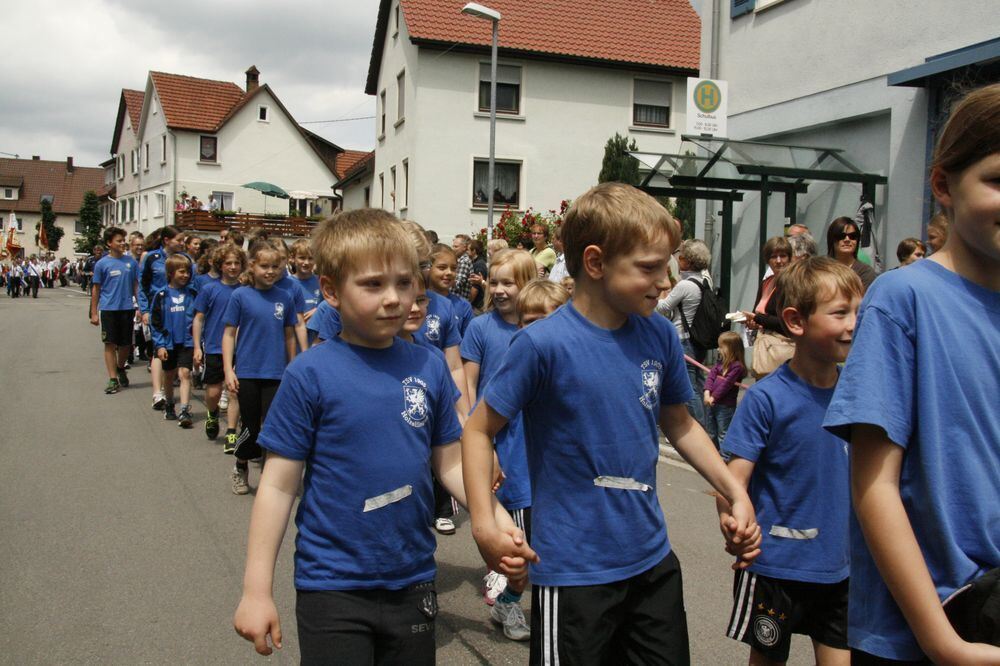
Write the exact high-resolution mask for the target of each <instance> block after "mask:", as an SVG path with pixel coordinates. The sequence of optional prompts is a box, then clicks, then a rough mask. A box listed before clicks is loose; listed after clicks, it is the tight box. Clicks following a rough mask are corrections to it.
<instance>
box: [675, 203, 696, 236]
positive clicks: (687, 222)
mask: <svg viewBox="0 0 1000 666" xmlns="http://www.w3.org/2000/svg"><path fill="white" fill-rule="evenodd" d="M673 215H674V218H675V219H676V220H677V221H678V222H680V223H681V236H683V237H684V239H685V240H687V239H689V238H694V199H686V198H683V197H678V198H677V202H676V203H675V204H674V210H673Z"/></svg>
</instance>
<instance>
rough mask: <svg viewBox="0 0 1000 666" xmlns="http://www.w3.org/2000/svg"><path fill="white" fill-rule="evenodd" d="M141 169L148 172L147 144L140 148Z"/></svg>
mask: <svg viewBox="0 0 1000 666" xmlns="http://www.w3.org/2000/svg"><path fill="white" fill-rule="evenodd" d="M142 168H143V169H145V170H146V171H149V142H148V141H147V142H146V143H145V144H143V146H142Z"/></svg>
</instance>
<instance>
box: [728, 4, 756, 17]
mask: <svg viewBox="0 0 1000 666" xmlns="http://www.w3.org/2000/svg"><path fill="white" fill-rule="evenodd" d="M732 2H733V5H732V11H731V12H730V14H729V17H730V18H736V17H737V16H742V15H743V14H749V13H750V12H752V11H753V8H754V4H755V0H732Z"/></svg>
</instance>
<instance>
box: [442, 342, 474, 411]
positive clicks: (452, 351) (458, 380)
mask: <svg viewBox="0 0 1000 666" xmlns="http://www.w3.org/2000/svg"><path fill="white" fill-rule="evenodd" d="M444 358H445V360H446V361H448V370H449V371H450V372H451V378H452V380H454V382H455V386H457V387H458V390H459V391H460V392H461V393H462V397H461V398H459V399H458V411H459V413H460V414H468V413H469V410H470V409H471V407H470V406H469V384H468V382H467V381H466V380H465V370H464V369H463V368H462V355H461V353H460V352H459V351H458V345H451V346H450V347H445V350H444Z"/></svg>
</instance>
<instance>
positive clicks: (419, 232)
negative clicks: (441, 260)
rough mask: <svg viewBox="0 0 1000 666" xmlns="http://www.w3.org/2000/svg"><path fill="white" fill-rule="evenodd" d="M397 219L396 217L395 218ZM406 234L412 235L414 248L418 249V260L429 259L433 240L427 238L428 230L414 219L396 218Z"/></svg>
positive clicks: (411, 240)
mask: <svg viewBox="0 0 1000 666" xmlns="http://www.w3.org/2000/svg"><path fill="white" fill-rule="evenodd" d="M393 219H396V218H393ZM396 224H398V225H399V226H400V227H402V229H403V231H405V232H406V235H407V236H409V237H410V243H411V244H412V245H413V249H415V250H416V251H417V261H418V262H420V261H427V260H428V259H430V258H431V242H430V241H429V240H427V232H426V231H424V228H423V227H422V226H420V225H419V224H417V223H416V222H414V221H413V220H396Z"/></svg>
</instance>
